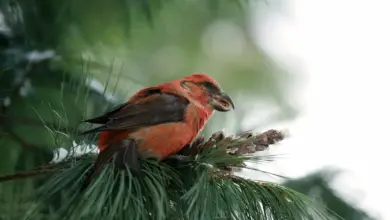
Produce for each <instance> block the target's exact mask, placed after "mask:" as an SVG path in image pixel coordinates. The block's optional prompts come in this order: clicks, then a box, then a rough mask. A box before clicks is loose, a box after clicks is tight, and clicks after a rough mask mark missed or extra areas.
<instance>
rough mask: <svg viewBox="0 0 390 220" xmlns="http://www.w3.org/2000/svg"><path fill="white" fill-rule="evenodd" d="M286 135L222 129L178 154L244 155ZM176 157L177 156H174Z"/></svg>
mask: <svg viewBox="0 0 390 220" xmlns="http://www.w3.org/2000/svg"><path fill="white" fill-rule="evenodd" d="M284 137H285V135H284V134H283V133H282V132H280V131H277V130H268V131H266V132H263V133H260V134H257V135H256V134H253V133H251V132H245V133H242V134H239V135H238V136H237V137H236V138H233V136H228V137H225V135H224V133H223V132H222V131H219V132H216V133H214V134H213V135H212V136H211V137H210V138H209V139H208V140H207V141H205V139H204V137H203V136H201V137H198V138H197V139H196V140H195V141H194V142H193V143H192V144H191V145H190V146H187V147H185V148H183V150H182V151H180V152H178V155H183V156H196V155H198V154H201V153H202V150H203V151H204V150H210V149H215V148H216V147H217V146H218V148H219V149H221V150H222V151H221V153H222V154H221V155H236V156H242V155H245V154H253V153H255V152H258V151H263V150H265V149H266V148H268V147H269V145H272V144H275V143H277V142H278V141H281V140H283V139H284ZM95 156H96V155H95V154H85V155H81V156H78V157H70V158H66V159H64V160H63V161H61V162H58V163H49V164H44V165H41V166H39V167H36V168H34V169H32V170H30V171H25V172H20V173H15V174H7V175H4V176H0V182H3V181H10V180H16V179H24V178H29V177H34V176H39V175H45V174H50V173H53V172H56V171H58V170H59V168H61V169H62V168H64V167H69V166H71V164H72V163H77V162H79V161H81V160H85V159H89V158H91V157H92V158H95ZM173 158H175V157H173ZM242 165H243V164H234V163H233V164H231V166H242ZM221 168H222V169H224V170H228V171H230V170H231V167H228V166H223V167H221Z"/></svg>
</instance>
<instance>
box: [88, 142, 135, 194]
mask: <svg viewBox="0 0 390 220" xmlns="http://www.w3.org/2000/svg"><path fill="white" fill-rule="evenodd" d="M110 162H113V164H114V166H115V168H118V169H125V168H126V167H128V168H130V169H131V170H133V171H135V172H136V173H139V172H140V170H141V168H140V164H139V160H138V151H137V146H136V142H135V141H134V140H131V139H130V140H129V139H125V140H122V141H121V142H119V143H113V144H110V145H109V146H108V147H107V148H106V149H104V150H103V151H102V152H100V153H99V155H98V157H97V159H96V162H95V164H94V166H93V168H92V169H91V170H90V172H89V173H88V174H87V176H86V178H85V180H84V182H83V184H82V186H81V190H82V191H83V190H85V189H86V188H87V187H88V185H89V184H90V183H91V181H92V180H93V179H94V178H95V177H96V176H97V175H98V174H99V173H100V172H101V171H102V169H103V168H104V166H105V165H107V164H108V163H110Z"/></svg>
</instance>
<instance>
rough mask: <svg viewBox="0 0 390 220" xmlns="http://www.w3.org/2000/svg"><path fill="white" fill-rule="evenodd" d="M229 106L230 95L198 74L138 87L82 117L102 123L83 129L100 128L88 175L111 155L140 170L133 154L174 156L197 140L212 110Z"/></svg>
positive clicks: (229, 108)
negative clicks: (100, 110) (99, 111)
mask: <svg viewBox="0 0 390 220" xmlns="http://www.w3.org/2000/svg"><path fill="white" fill-rule="evenodd" d="M232 109H234V104H233V102H232V100H231V99H230V97H229V96H228V95H227V94H226V93H224V92H223V91H222V89H221V87H220V86H219V85H218V84H217V82H216V81H215V80H214V79H213V78H211V77H210V76H208V75H206V74H203V73H198V74H191V75H189V76H186V77H184V78H181V79H178V80H174V81H170V82H166V83H163V84H160V85H157V86H153V87H149V88H145V89H142V90H140V91H138V92H137V93H136V94H135V95H134V96H133V97H131V98H130V99H129V100H128V101H127V102H126V103H124V104H122V105H120V106H119V107H117V108H115V109H114V110H112V111H110V112H107V113H105V114H104V115H102V116H99V117H96V118H92V119H88V120H85V122H90V123H96V124H101V126H100V127H97V128H94V129H91V130H88V131H85V132H84V134H86V133H92V132H102V133H101V134H100V138H99V143H98V148H99V151H100V153H99V155H98V159H97V161H96V163H95V169H94V170H95V172H94V174H93V175H92V176H94V175H96V173H97V172H99V171H100V169H101V167H102V165H104V164H105V163H107V162H108V161H109V160H111V159H112V158H114V162H115V163H116V164H117V165H121V166H123V165H124V164H126V165H128V166H130V167H133V168H139V167H138V166H139V164H138V155H140V156H141V157H153V158H156V159H157V160H162V159H164V158H166V157H168V156H169V155H172V154H175V153H177V152H178V151H180V150H181V149H182V148H183V147H185V146H186V145H187V144H190V143H191V142H192V141H193V140H194V139H195V138H196V136H197V135H198V133H199V132H200V131H201V130H202V129H203V127H204V126H205V124H206V122H207V121H208V119H209V118H210V116H211V115H212V114H213V112H214V110H217V111H222V112H225V111H229V110H232ZM124 140H125V141H124ZM115 143H119V144H116V145H115ZM120 143H122V145H121V144H120Z"/></svg>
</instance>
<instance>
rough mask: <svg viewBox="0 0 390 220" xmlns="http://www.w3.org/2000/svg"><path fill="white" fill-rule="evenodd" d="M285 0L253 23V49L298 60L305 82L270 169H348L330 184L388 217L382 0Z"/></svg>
mask: <svg viewBox="0 0 390 220" xmlns="http://www.w3.org/2000/svg"><path fill="white" fill-rule="evenodd" d="M285 1H289V2H290V3H289V6H288V7H285V8H284V10H283V12H281V11H279V13H276V14H273V15H272V16H270V17H269V18H268V19H266V20H265V23H264V19H263V18H261V19H260V20H261V21H262V23H259V22H257V23H256V24H255V28H256V34H257V36H258V37H259V38H260V39H261V46H262V47H263V48H264V47H265V49H266V50H268V51H269V53H270V54H271V55H272V56H274V57H275V59H278V60H279V61H280V62H283V64H291V63H292V61H293V60H296V58H299V59H300V61H301V63H300V67H301V68H300V69H294V71H295V72H297V73H299V74H304V77H305V80H302V82H304V84H303V85H295V86H296V89H297V90H296V94H291V95H293V96H294V97H298V98H299V101H300V102H301V103H298V104H300V105H303V109H302V110H303V112H302V116H301V117H299V118H298V119H297V120H296V121H294V122H292V123H289V124H286V125H283V128H287V129H289V131H290V134H291V137H290V138H289V139H288V140H286V141H284V142H283V143H282V144H281V145H280V146H278V147H277V148H276V149H275V150H273V152H283V153H287V154H288V159H282V160H279V161H278V162H276V163H274V164H273V166H272V169H271V170H274V171H275V172H277V173H279V174H284V175H287V176H290V177H298V176H302V175H304V174H307V173H308V172H311V171H314V170H316V169H318V168H321V167H323V166H328V165H331V166H337V167H341V168H344V169H348V170H350V172H349V174H348V175H344V176H342V178H339V179H338V180H337V181H335V183H334V185H335V187H338V188H341V189H340V191H341V192H340V193H342V194H344V193H346V194H347V195H348V198H349V199H351V201H353V203H354V204H356V205H358V206H359V207H362V208H364V209H365V210H368V211H369V212H370V213H371V214H372V215H373V216H374V217H375V216H376V217H378V218H379V219H389V220H390V208H389V207H388V197H389V196H390V192H389V190H388V188H387V187H388V186H390V179H389V177H388V176H389V174H388V173H389V172H388V170H389V169H390V168H389V167H390V158H389V156H388V152H389V149H388V148H390V144H389V141H388V140H387V138H386V134H387V133H389V132H388V131H387V129H388V125H389V124H390V107H389V106H390V105H389V104H388V103H389V100H390V98H389V97H390V80H389V79H390V75H389V74H390V0H370V1H368V0H365V1H364V0H326V1H325V0H322V1H320V0H285ZM261 7H265V6H264V5H262V6H261ZM259 16H261V15H259ZM295 65H296V64H295ZM386 167H387V168H386Z"/></svg>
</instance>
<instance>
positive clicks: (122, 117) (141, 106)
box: [83, 89, 189, 134]
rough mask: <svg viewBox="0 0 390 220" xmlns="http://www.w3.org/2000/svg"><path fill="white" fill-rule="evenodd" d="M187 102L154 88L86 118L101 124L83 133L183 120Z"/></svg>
mask: <svg viewBox="0 0 390 220" xmlns="http://www.w3.org/2000/svg"><path fill="white" fill-rule="evenodd" d="M188 104H189V101H188V100H187V99H185V98H184V97H181V96H178V95H175V94H170V93H164V92H161V91H158V90H156V89H154V90H153V91H152V92H150V93H149V94H146V95H145V96H143V97H141V98H139V99H138V100H135V101H133V102H128V103H125V104H123V105H120V106H119V107H118V108H116V109H114V110H112V111H110V112H107V113H105V114H104V115H102V116H99V117H96V118H92V119H88V120H86V122H91V123H99V124H103V125H102V126H100V127H97V128H94V129H91V130H88V131H85V132H83V134H87V133H92V132H99V131H114V130H136V129H138V128H140V127H147V126H152V125H156V124H162V123H169V122H177V121H183V120H184V114H185V110H186V108H187V106H188Z"/></svg>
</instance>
